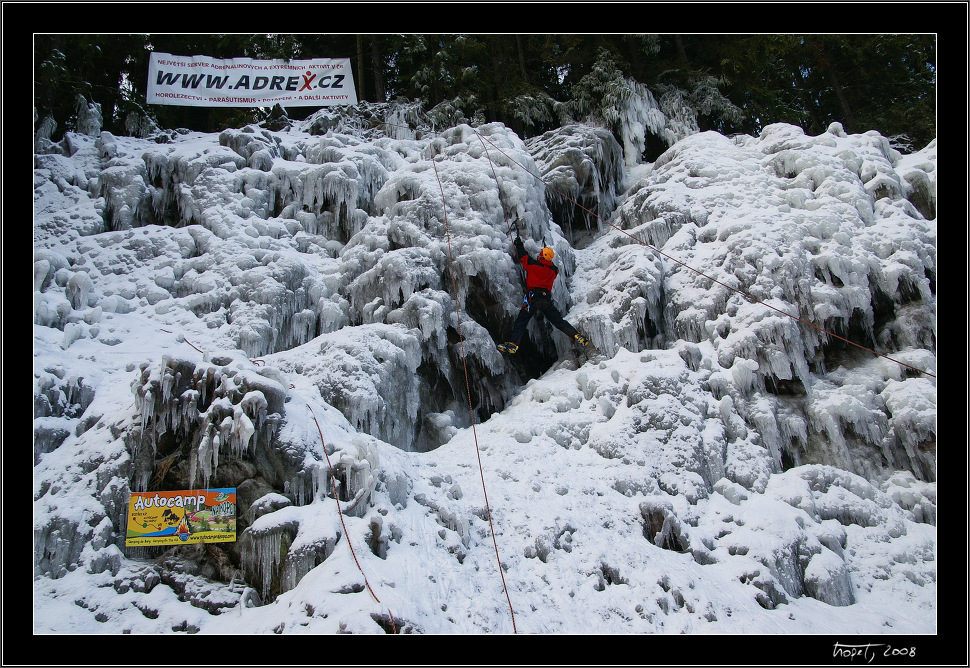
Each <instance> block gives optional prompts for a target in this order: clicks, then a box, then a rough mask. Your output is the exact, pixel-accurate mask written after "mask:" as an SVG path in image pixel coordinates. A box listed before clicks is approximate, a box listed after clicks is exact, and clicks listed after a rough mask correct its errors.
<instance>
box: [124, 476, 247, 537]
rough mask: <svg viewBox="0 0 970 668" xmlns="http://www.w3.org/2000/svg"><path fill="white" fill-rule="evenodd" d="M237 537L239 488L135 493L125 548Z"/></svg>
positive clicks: (130, 501)
mask: <svg viewBox="0 0 970 668" xmlns="http://www.w3.org/2000/svg"><path fill="white" fill-rule="evenodd" d="M235 540H236V488H235V487H224V488H220V489H190V490H185V491H180V492H132V493H131V496H130V497H129V499H128V533H127V536H126V537H125V547H148V546H155V545H184V544H187V543H200V542H202V541H205V542H206V543H231V542H233V541H235Z"/></svg>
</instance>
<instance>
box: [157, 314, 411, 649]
mask: <svg viewBox="0 0 970 668" xmlns="http://www.w3.org/2000/svg"><path fill="white" fill-rule="evenodd" d="M159 329H160V330H161V331H163V332H166V333H168V334H171V333H172V332H171V331H170V330H167V329H162V328H159ZM178 340H179V341H180V342H183V343H187V344H189V345H190V346H192V347H193V348H194V349H195V350H197V351H199V352H200V353H202V354H203V355H204V354H205V353H204V352H203V351H202V350H201V349H200V348H198V347H197V346H195V345H194V344H192V342H191V341H189V340H188V339H186V338H185V337H184V336H182V335H181V334H179V335H178ZM249 361H250V362H252V363H253V364H254V365H256V366H260V363H262V364H263V365H265V364H266V362H265V361H264V360H260V359H255V360H249ZM290 387H291V388H292V387H293V386H292V385H290ZM306 407H307V410H308V411H310V417H312V418H313V422H314V424H316V425H317V433H318V434H319V435H320V445H321V446H322V447H323V454H324V456H326V458H327V467H328V468H329V470H330V482H331V485H332V486H333V500H334V501H336V502H337V516H338V517H340V526H341V527H343V530H344V536H346V538H347V545H348V546H349V547H350V554H351V556H352V557H353V558H354V563H355V564H357V569H358V570H359V571H360V574H361V576H362V577H363V578H364V585H365V586H366V587H367V591H369V592H370V595H371V596H373V597H374V600H375V601H377V602H378V603H379V604H380V605H384V604H383V603H381V599H379V598H377V594H375V593H374V590H373V588H372V587H371V586H370V582H368V580H367V575H366V574H365V573H364V569H363V568H362V567H361V565H360V561H359V560H358V559H357V552H356V551H355V550H354V544H353V542H351V540H350V533H349V532H348V531H347V525H346V523H345V522H344V514H343V511H342V510H341V508H340V498H339V495H338V494H337V478H336V476H335V475H334V472H333V464H332V463H331V461H330V454H329V453H328V452H327V444H326V442H325V441H324V440H323V430H322V429H321V428H320V423H319V422H318V421H317V416H316V415H314V414H313V409H312V408H310V404H307V405H306ZM387 614H388V616H390V618H391V632H392V633H394V634H396V633H397V626H396V624H395V621H394V614H393V613H392V612H391V609H390V608H387Z"/></svg>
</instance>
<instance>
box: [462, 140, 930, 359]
mask: <svg viewBox="0 0 970 668" xmlns="http://www.w3.org/2000/svg"><path fill="white" fill-rule="evenodd" d="M475 134H477V135H478V137H479V139H481V140H482V143H483V144H484V143H485V141H488V143H489V144H492V147H493V148H494V149H495V150H496V151H498V152H499V153H501V154H502V155H504V156H505V157H506V158H508V159H509V160H510V161H512V162H513V163H515V164H516V165H518V166H519V167H521V168H522V169H523V170H524V171H525V172H526V173H527V174H531V175H532V176H534V177H535V178H536V179H537V180H538V181H539V183H541V184H542V185H543V186H545V187H546V188H549V189H550V190H552V191H553V192H554V193H556V194H558V195H560V196H561V197H563V198H565V199H566V200H568V201H570V202H572V203H573V204H575V205H576V206H578V207H579V208H581V209H582V210H583V211H585V212H587V213H589V214H591V215H593V216H595V217H596V218H598V219H599V220H602V221H603V222H604V223H606V224H607V225H609V226H610V227H612V228H613V229H615V230H619V231H620V232H622V233H623V234H625V235H626V236H628V237H630V238H631V239H633V240H634V241H636V242H637V243H638V244H640V245H642V246H646V247H647V248H649V249H650V250H652V251H654V252H655V253H657V254H658V255H660V256H662V257H665V258H667V259H668V260H670V261H672V262H676V263H677V264H679V265H680V266H682V267H684V268H686V269H688V270H690V271H692V272H694V273H695V274H697V275H699V276H703V277H704V278H706V279H707V280H709V281H711V282H713V283H717V284H718V285H720V286H722V287H725V288H727V289H728V290H731V291H732V292H736V293H738V294H739V295H741V296H742V297H745V298H746V299H749V300H751V301H752V302H754V303H756V304H759V305H761V306H764V307H766V308H769V309H771V310H772V311H775V312H777V313H780V314H781V315H784V316H787V317H789V318H791V319H792V320H797V321H798V322H800V323H802V324H805V325H808V326H809V327H813V328H814V329H817V330H818V331H820V332H822V333H823V334H826V335H828V336H832V337H834V338H836V339H839V340H840V341H843V342H845V343H848V344H849V345H852V346H855V347H856V348H861V349H862V350H865V351H868V352H870V353H872V354H873V355H876V356H878V357H882V358H883V359H887V360H889V361H890V362H894V363H896V364H899V365H900V366H904V367H906V368H908V369H912V370H913V371H916V372H917V373H921V374H923V375H925V376H929V377H930V378H936V374H933V373H930V372H929V371H924V370H923V369H919V368H917V367H915V366H912V365H911V364H906V363H905V362H901V361H899V360H897V359H893V358H892V357H889V356H888V355H883V354H882V353H879V352H876V351H875V350H873V349H872V348H867V347H866V346H863V345H861V344H858V343H855V342H854V341H850V340H849V339H846V338H844V337H841V336H839V335H838V334H835V333H833V332H830V331H828V330H826V329H824V328H822V327H819V326H818V325H816V324H814V323H811V322H808V321H807V320H805V319H803V318H800V317H798V316H797V315H792V314H791V313H788V312H786V311H783V310H781V309H779V308H777V307H775V306H772V305H771V304H766V303H765V302H763V301H761V300H760V299H758V298H756V297H753V296H752V295H750V294H748V293H747V292H744V291H743V290H739V289H737V288H733V287H731V286H730V285H727V284H726V283H724V282H722V281H719V280H717V279H716V278H714V277H712V276H708V275H707V274H705V273H704V272H702V271H699V270H697V269H694V268H693V267H691V266H690V265H688V264H686V263H684V262H681V261H680V260H678V259H677V258H675V257H671V256H670V255H667V254H666V253H664V252H663V251H661V250H660V249H658V248H655V247H653V246H651V245H650V244H648V243H646V242H645V241H643V240H642V239H639V238H637V237H636V236H634V235H632V234H630V233H629V232H627V231H626V230H624V229H622V228H620V227H617V226H616V225H614V224H613V223H611V222H610V221H608V220H606V219H605V218H603V217H602V216H600V215H598V214H597V213H595V212H593V211H590V210H589V209H587V208H586V207H584V206H583V205H582V204H580V203H579V202H577V201H576V200H574V199H572V198H571V197H569V196H568V195H566V194H565V193H563V192H561V191H559V190H557V189H556V188H554V187H552V186H550V185H549V184H548V183H546V182H545V181H543V180H542V177H541V176H539V175H538V174H536V173H534V172H532V171H530V170H529V168H528V167H525V166H524V165H523V164H522V163H520V162H518V161H517V160H515V158H513V157H511V156H510V155H508V154H507V153H505V152H504V151H503V150H502V149H500V148H499V147H498V146H496V145H495V144H494V143H492V141H491V140H486V139H485V138H484V137H482V135H481V134H479V133H478V132H477V131H476V132H475ZM487 153H488V151H487V150H486V154H487ZM489 162H491V158H489ZM493 171H494V168H493Z"/></svg>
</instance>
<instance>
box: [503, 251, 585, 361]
mask: <svg viewBox="0 0 970 668" xmlns="http://www.w3.org/2000/svg"><path fill="white" fill-rule="evenodd" d="M514 245H515V259H516V260H518V261H519V262H521V263H522V266H523V267H524V268H525V273H526V279H525V289H526V293H525V299H523V300H522V309H521V310H520V311H519V315H518V316H517V317H516V318H515V323H514V324H513V325H512V332H511V333H510V334H509V336H508V339H507V340H506V341H505V343H500V344H499V345H498V349H499V350H501V351H502V352H503V353H508V354H510V355H512V354H515V351H517V350H518V349H519V341H520V340H521V339H522V335H523V334H525V328H526V327H527V326H528V325H529V320H531V319H532V316H533V315H535V314H536V313H541V314H543V315H544V316H546V320H548V321H549V322H551V323H552V324H553V325H555V326H556V327H557V328H558V329H560V330H561V331H563V332H565V333H566V334H568V335H569V336H571V337H572V338H573V339H574V340H575V341H576V342H577V343H579V344H580V345H583V346H588V345H589V341H587V340H586V339H585V338H583V337H582V336H581V335H580V333H579V330H577V329H576V328H575V327H573V326H572V325H570V324H569V323H568V322H566V321H565V319H564V318H563V317H562V314H561V313H559V309H557V308H556V306H555V304H553V303H552V284H553V283H554V282H555V280H556V276H558V275H559V268H558V267H556V265H554V264H553V263H552V258H554V257H555V256H556V253H555V251H553V250H552V249H551V248H548V247H546V248H543V249H542V250H541V251H539V255H538V257H536V258H532V257H531V256H530V255H529V254H528V253H527V252H526V250H525V245H524V244H523V243H522V239H521V238H519V237H518V236H516V238H515V242H514Z"/></svg>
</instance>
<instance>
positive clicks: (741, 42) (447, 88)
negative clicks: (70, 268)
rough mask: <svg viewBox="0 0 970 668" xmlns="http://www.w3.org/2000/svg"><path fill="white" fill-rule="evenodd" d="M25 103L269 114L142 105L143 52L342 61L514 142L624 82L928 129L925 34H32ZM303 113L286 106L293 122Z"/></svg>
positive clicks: (62, 128)
mask: <svg viewBox="0 0 970 668" xmlns="http://www.w3.org/2000/svg"><path fill="white" fill-rule="evenodd" d="M33 48H34V109H35V119H36V120H35V131H36V128H37V123H39V122H41V120H42V119H44V118H45V117H50V118H52V119H53V120H54V121H55V122H56V124H57V126H56V130H55V132H54V133H53V134H52V135H51V137H50V138H51V139H52V140H54V141H57V140H58V139H60V138H61V137H62V136H63V134H64V132H67V131H72V130H74V129H75V126H74V124H75V122H76V113H77V111H76V110H77V100H78V96H79V95H81V96H83V97H84V98H85V99H86V100H87V101H88V102H95V103H98V104H100V105H101V110H102V114H103V118H104V121H103V129H105V130H107V131H109V132H112V133H114V134H119V135H123V134H128V133H127V132H126V119H127V118H128V117H129V114H131V113H132V112H136V113H138V114H141V115H147V116H148V117H150V118H152V119H153V120H154V121H155V122H156V123H157V124H158V126H159V127H161V128H169V129H174V128H188V129H191V130H198V131H203V132H217V131H220V130H223V129H225V128H227V127H242V126H243V125H246V124H248V123H253V122H260V121H262V120H264V119H265V118H266V116H267V114H268V113H269V111H270V110H268V109H247V108H236V109H221V108H198V107H178V106H161V105H151V106H149V105H146V104H145V92H146V87H147V78H148V61H149V54H150V53H151V52H152V51H162V52H166V53H171V54H174V55H182V56H191V55H207V56H212V57H215V58H238V57H250V58H260V59H271V58H282V59H306V58H323V57H328V58H346V57H349V58H350V59H351V62H352V64H353V68H354V78H355V82H356V85H357V95H358V99H359V100H362V101H368V102H390V101H394V100H398V99H406V100H410V101H419V102H420V103H421V105H422V106H423V108H424V109H426V110H430V109H433V108H445V109H447V110H448V112H449V114H450V117H452V118H456V119H459V120H465V121H467V122H470V123H473V124H480V123H485V122H492V121H501V122H502V123H505V124H506V125H507V126H509V127H510V128H512V129H513V130H514V131H515V132H516V133H518V134H519V135H520V136H521V137H523V138H527V137H531V136H535V135H537V134H541V133H542V132H545V131H547V130H551V129H554V128H556V127H559V126H560V125H561V124H562V119H563V118H565V117H571V118H581V117H582V116H583V114H584V113H587V112H589V111H591V110H593V109H595V108H596V107H597V105H599V104H602V100H603V99H604V98H607V97H608V96H610V95H614V96H615V95H623V94H625V92H624V91H628V90H629V85H630V82H638V83H639V84H642V85H644V86H646V87H647V88H649V90H650V91H651V92H652V93H653V95H654V96H656V98H657V99H661V98H664V99H667V100H671V99H675V100H677V101H678V102H680V103H682V104H683V105H686V106H687V107H688V108H689V109H691V110H692V111H693V113H694V115H695V117H696V119H697V122H698V125H699V127H700V129H701V130H716V131H718V132H721V133H723V134H726V135H731V134H736V133H746V134H757V133H758V132H760V130H761V128H763V127H764V126H765V125H768V124H771V123H777V122H785V123H792V124H794V125H797V126H799V127H801V128H802V129H804V130H805V132H806V133H807V134H810V135H817V134H820V133H822V132H824V131H825V129H826V128H827V127H828V126H829V124H830V123H832V122H834V121H838V122H840V123H842V125H843V127H844V129H845V131H846V132H848V133H861V132H866V131H868V130H876V131H878V132H879V133H880V134H882V135H883V136H885V137H888V138H890V139H891V141H892V142H893V144H894V145H895V146H896V147H897V148H900V150H903V151H907V152H908V151H912V150H918V149H921V148H923V147H924V146H926V144H927V143H929V142H930V141H931V140H932V139H934V138H935V137H936V117H937V108H936V79H937V67H936V62H937V60H936V59H937V42H936V35H934V34H844V35H840V34H805V35H787V34H786V35H777V34H757V35H737V34H731V35H710V34H704V35H696V34H683V35H678V34H663V35H633V34H630V35H616V34H611V35H588V34H582V35H579V34H560V35H554V34H550V35H546V34H461V35H444V34H441V35H426V34H401V35H396V34H379V35H355V34H333V35H327V34H307V35H301V34H260V35H241V34H223V35H219V34H212V35H197V34H189V35H181V34H158V35H155V34H123V35H119V34H112V35H98V34H91V35H84V34H81V35H78V34H72V35H68V34H35V35H34V37H33ZM314 111H315V109H313V108H308V107H303V108H293V109H287V110H286V113H287V115H288V116H289V117H290V118H291V119H295V120H299V119H301V118H305V117H306V116H308V115H310V114H311V113H313V112H314Z"/></svg>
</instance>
